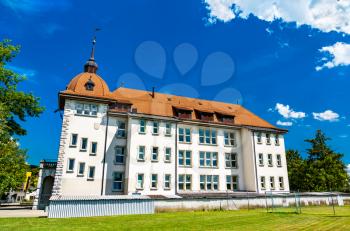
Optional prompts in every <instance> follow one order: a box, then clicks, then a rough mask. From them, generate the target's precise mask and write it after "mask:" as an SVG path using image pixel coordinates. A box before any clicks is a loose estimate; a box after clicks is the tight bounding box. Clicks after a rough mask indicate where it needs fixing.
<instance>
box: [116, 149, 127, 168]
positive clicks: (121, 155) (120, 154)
mask: <svg viewBox="0 0 350 231" xmlns="http://www.w3.org/2000/svg"><path fill="white" fill-rule="evenodd" d="M124 160H125V147H123V146H116V147H115V163H116V164H124Z"/></svg>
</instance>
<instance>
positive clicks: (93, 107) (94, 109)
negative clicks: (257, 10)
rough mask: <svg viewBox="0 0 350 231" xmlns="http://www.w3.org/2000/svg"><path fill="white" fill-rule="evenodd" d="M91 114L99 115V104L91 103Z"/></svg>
mask: <svg viewBox="0 0 350 231" xmlns="http://www.w3.org/2000/svg"><path fill="white" fill-rule="evenodd" d="M90 115H93V116H96V115H97V105H96V104H91V112H90Z"/></svg>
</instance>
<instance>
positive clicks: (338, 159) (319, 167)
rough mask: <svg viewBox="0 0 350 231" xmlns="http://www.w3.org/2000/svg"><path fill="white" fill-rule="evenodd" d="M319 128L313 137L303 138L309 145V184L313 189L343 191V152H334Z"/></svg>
mask: <svg viewBox="0 0 350 231" xmlns="http://www.w3.org/2000/svg"><path fill="white" fill-rule="evenodd" d="M328 140H330V138H328V137H326V136H325V134H324V133H323V132H322V131H321V130H317V131H316V135H315V138H313V139H308V140H305V141H306V142H308V143H309V144H310V145H311V148H309V149H307V154H308V157H307V159H306V164H307V169H306V170H307V173H308V174H310V175H311V176H312V179H311V181H310V184H311V185H312V187H313V188H314V190H315V191H330V190H336V191H343V190H345V189H346V188H347V187H348V181H349V179H348V175H347V172H346V166H345V164H344V162H343V161H342V158H343V154H340V153H336V152H335V151H333V150H332V149H331V148H330V147H329V146H328V145H327V141H328Z"/></svg>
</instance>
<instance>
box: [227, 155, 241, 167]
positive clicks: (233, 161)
mask: <svg viewBox="0 0 350 231" xmlns="http://www.w3.org/2000/svg"><path fill="white" fill-rule="evenodd" d="M225 165H226V168H238V164H237V153H225Z"/></svg>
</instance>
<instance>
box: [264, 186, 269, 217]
mask: <svg viewBox="0 0 350 231" xmlns="http://www.w3.org/2000/svg"><path fill="white" fill-rule="evenodd" d="M265 204H266V212H267V213H268V212H269V207H268V206H267V195H266V191H265Z"/></svg>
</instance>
